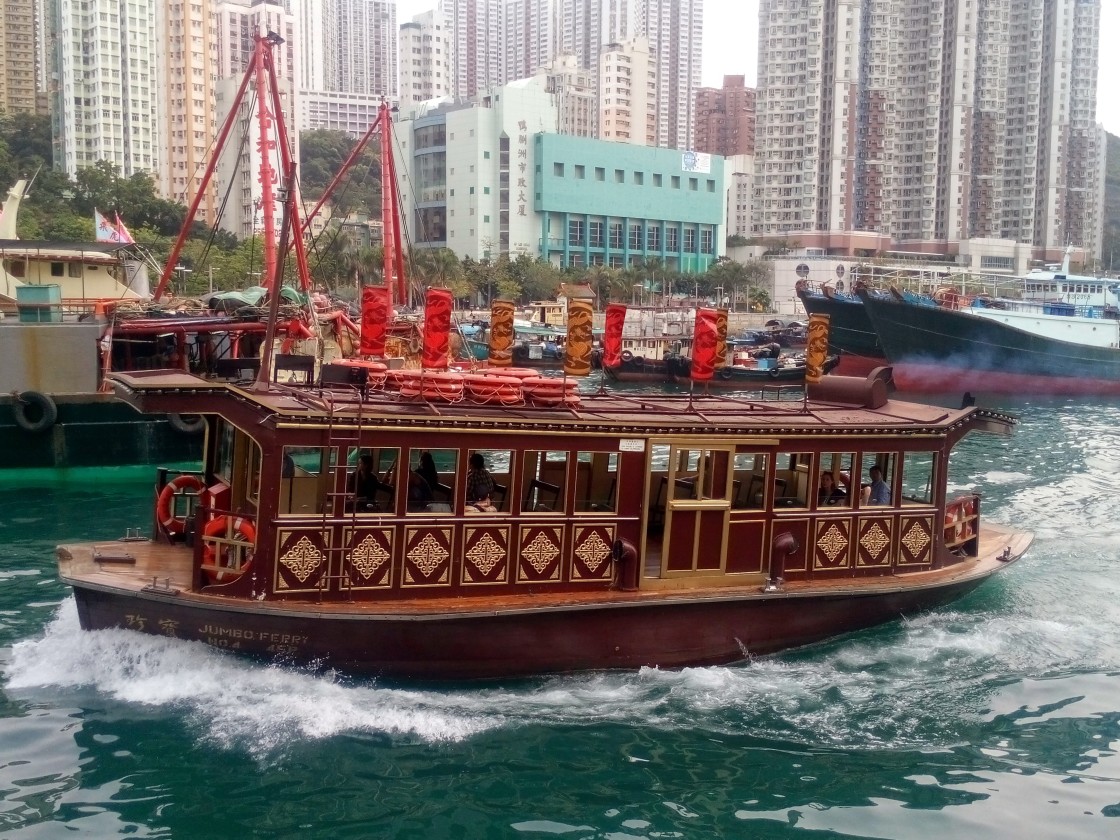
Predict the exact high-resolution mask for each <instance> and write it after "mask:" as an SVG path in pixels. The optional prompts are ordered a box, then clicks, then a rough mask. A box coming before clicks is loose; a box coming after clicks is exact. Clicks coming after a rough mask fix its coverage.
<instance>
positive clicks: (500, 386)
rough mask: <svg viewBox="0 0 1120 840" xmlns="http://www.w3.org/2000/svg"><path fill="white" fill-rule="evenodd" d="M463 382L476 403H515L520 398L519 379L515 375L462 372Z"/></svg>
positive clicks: (519, 400)
mask: <svg viewBox="0 0 1120 840" xmlns="http://www.w3.org/2000/svg"><path fill="white" fill-rule="evenodd" d="M463 384H464V385H465V386H466V390H467V394H468V395H469V396H470V398H471V399H472V400H474V401H475V402H478V403H484V404H486V403H498V404H500V405H515V404H516V403H519V402H521V400H522V396H521V379H520V378H519V377H517V376H495V375H490V376H483V375H482V374H478V373H464V374H463Z"/></svg>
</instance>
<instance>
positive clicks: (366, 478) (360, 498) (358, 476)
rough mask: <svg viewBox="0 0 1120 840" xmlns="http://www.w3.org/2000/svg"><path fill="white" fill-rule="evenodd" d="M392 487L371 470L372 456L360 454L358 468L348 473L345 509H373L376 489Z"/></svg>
mask: <svg viewBox="0 0 1120 840" xmlns="http://www.w3.org/2000/svg"><path fill="white" fill-rule="evenodd" d="M392 489H393V488H392V487H390V486H389V485H388V484H385V483H384V482H382V481H381V479H379V478H378V477H377V475H376V474H375V473H374V470H373V456H372V455H362V456H361V457H359V458H358V468H357V469H356V470H354V472H352V473H350V477H349V478H348V479H347V482H346V490H347V492H348V493H349V494H350V498H349V499H348V500H347V510H375V509H376V507H377V503H376V499H377V491H378V490H388V491H390V492H391V491H392Z"/></svg>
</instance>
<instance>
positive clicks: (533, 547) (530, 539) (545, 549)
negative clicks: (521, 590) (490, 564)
mask: <svg viewBox="0 0 1120 840" xmlns="http://www.w3.org/2000/svg"><path fill="white" fill-rule="evenodd" d="M563 556H564V528H563V526H561V525H522V526H521V528H520V530H519V532H518V536H517V581H518V583H534V582H541V583H543V582H557V581H559V580H560V579H561V576H560V569H561V565H562V564H561V560H562V558H563Z"/></svg>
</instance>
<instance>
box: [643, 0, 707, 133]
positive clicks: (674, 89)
mask: <svg viewBox="0 0 1120 840" xmlns="http://www.w3.org/2000/svg"><path fill="white" fill-rule="evenodd" d="M644 7H645V8H644V16H645V21H644V25H643V30H644V34H645V36H646V39H647V40H648V41H649V52H650V56H651V58H652V60H653V64H654V69H655V71H656V73H657V91H656V94H655V100H654V114H655V122H656V126H657V145H658V146H662V147H666V148H670V149H691V148H692V145H693V143H692V129H693V125H694V123H695V119H694V112H695V108H696V91H697V90H698V89H699V88H700V61H701V56H702V53H703V34H704V0H644Z"/></svg>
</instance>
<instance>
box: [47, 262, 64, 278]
mask: <svg viewBox="0 0 1120 840" xmlns="http://www.w3.org/2000/svg"><path fill="white" fill-rule="evenodd" d="M65 273H66V267H65V264H64V263H60V262H52V263H51V277H62V276H63V275H64V274H65Z"/></svg>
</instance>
